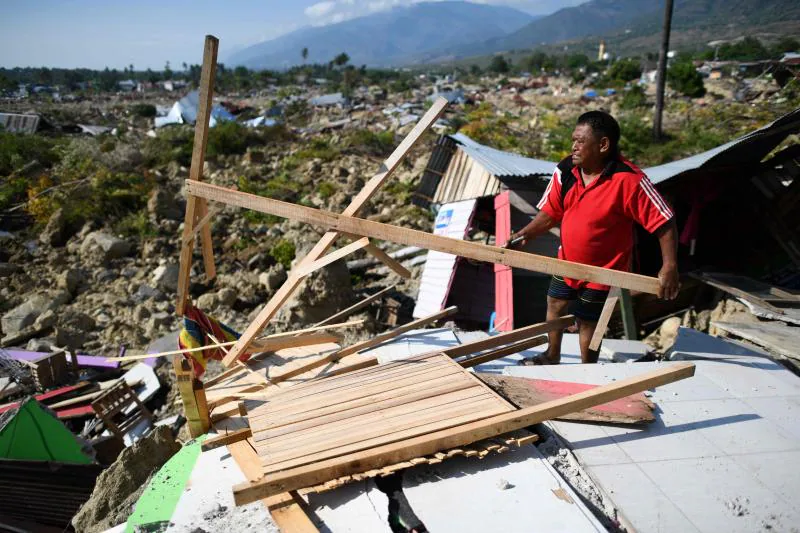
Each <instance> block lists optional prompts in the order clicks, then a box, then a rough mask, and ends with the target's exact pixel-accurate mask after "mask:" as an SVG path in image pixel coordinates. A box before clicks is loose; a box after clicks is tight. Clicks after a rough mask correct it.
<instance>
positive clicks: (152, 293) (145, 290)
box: [133, 285, 163, 302]
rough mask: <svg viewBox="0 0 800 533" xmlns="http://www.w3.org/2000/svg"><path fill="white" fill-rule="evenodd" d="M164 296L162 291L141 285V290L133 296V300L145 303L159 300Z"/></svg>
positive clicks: (137, 290)
mask: <svg viewBox="0 0 800 533" xmlns="http://www.w3.org/2000/svg"><path fill="white" fill-rule="evenodd" d="M162 296H163V293H162V292H161V291H160V290H158V289H154V288H153V287H151V286H150V285H139V288H138V289H136V293H134V295H133V299H134V301H136V302H143V301H145V300H147V299H149V298H152V299H154V300H159V299H161V297H162Z"/></svg>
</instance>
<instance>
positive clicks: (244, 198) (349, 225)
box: [186, 180, 659, 294]
mask: <svg viewBox="0 0 800 533" xmlns="http://www.w3.org/2000/svg"><path fill="white" fill-rule="evenodd" d="M186 189H187V192H188V193H189V194H194V195H197V196H199V197H202V198H207V199H209V200H214V201H216V202H223V203H226V204H229V205H236V206H239V207H244V208H247V209H253V210H255V211H260V212H263V213H268V214H271V215H275V216H279V217H283V218H289V219H292V220H299V221H301V222H306V223H308V224H314V225H319V226H323V227H326V228H331V229H335V230H336V231H339V232H342V233H349V234H353V235H363V236H364V237H370V238H374V239H380V240H387V241H392V242H397V243H401V244H406V245H408V246H420V247H422V248H427V249H429V250H437V251H440V252H445V253H449V254H453V255H458V256H461V257H466V258H469V259H476V260H478V261H486V262H488V263H495V264H500V265H506V266H511V267H516V268H524V269H526V270H532V271H535V272H542V273H545V274H552V275H559V276H565V277H569V278H573V279H583V280H588V281H592V282H595V283H602V284H604V285H610V286H612V287H624V288H629V289H634V290H637V291H641V292H647V293H650V294H657V293H658V287H659V284H658V279H656V278H653V277H649V276H643V275H641V274H633V273H630V272H622V271H619V270H610V269H607V268H602V267H597V266H592V265H584V264H581V263H573V262H571V261H564V260H562V259H555V258H552V257H545V256H540V255H536V254H532V253H527V252H521V251H518V250H510V249H507V248H500V247H497V246H489V245H486V244H481V243H477V242H469V241H462V240H458V239H452V238H449V237H443V236H441V235H433V234H431V233H426V232H424V231H419V230H413V229H408V228H401V227H398V226H392V225H390V224H383V223H380V222H375V221H372V220H364V219H361V218H354V217H351V216H345V215H337V214H336V213H331V212H328V211H321V210H319V209H314V208H311V207H305V206H301V205H296V204H291V203H288V202H282V201H280V200H274V199H272V198H264V197H261V196H256V195H254V194H248V193H243V192H240V191H234V190H231V189H226V188H225V187H219V186H217V185H210V184H207V183H199V182H192V181H189V180H187V182H186Z"/></svg>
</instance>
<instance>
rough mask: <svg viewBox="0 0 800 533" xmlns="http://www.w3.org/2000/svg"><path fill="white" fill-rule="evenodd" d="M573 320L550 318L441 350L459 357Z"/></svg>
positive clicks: (559, 327) (526, 336)
mask: <svg viewBox="0 0 800 533" xmlns="http://www.w3.org/2000/svg"><path fill="white" fill-rule="evenodd" d="M574 321H575V317H574V316H572V315H567V316H563V317H561V318H557V319H555V320H550V321H548V322H541V323H539V324H532V325H530V326H525V327H523V328H519V329H515V330H512V331H508V332H506V333H500V334H499V335H494V336H492V337H488V338H486V339H481V340H478V341H473V342H468V343H466V344H460V345H458V346H454V347H452V348H448V349H446V350H442V353H445V354H447V355H449V356H450V357H452V358H456V357H461V356H464V355H469V354H471V353H475V352H481V351H483V350H488V349H491V348H497V347H499V346H504V345H506V344H510V343H512V342H517V341H520V340H523V339H529V338H531V337H536V336H539V335H541V334H543V333H548V332H550V331H555V330H560V329H565V328H568V327H569V326H570V325H572V323H573V322H574Z"/></svg>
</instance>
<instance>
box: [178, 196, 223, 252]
mask: <svg viewBox="0 0 800 533" xmlns="http://www.w3.org/2000/svg"><path fill="white" fill-rule="evenodd" d="M222 209H223V207H222V206H220V207H215V208H214V209H211V210H210V211H209V212H208V213H206V214H205V215H203V218H201V219H200V220H198V221H197V223H195V224H194V227H193V228H192V233H191V235H189V236H188V237H186V238H185V239H183V242H182V245H183V246H191V245H192V241H194V238H195V237H197V234H198V233H200V231H201V230H202V229H203V228H204V227H205V226H206V224H208V223H209V222H211V219H212V218H214V217H215V216H217V215H218V214H219V213H220V211H222Z"/></svg>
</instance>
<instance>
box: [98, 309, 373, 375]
mask: <svg viewBox="0 0 800 533" xmlns="http://www.w3.org/2000/svg"><path fill="white" fill-rule="evenodd" d="M363 323H364V320H363V319H361V320H351V321H350V322H342V323H340V324H329V325H323V326H313V327H310V328H305V329H298V330H297V331H287V332H284V333H273V334H272V335H267V336H266V337H259V338H258V339H256V340H255V341H253V349H254V351H257V352H268V351H275V350H279V349H283V348H294V347H296V346H313V345H314V344H323V343H325V342H338V341H340V340H341V337H339V336H338V335H333V334H331V335H330V336H328V337H324V336H320V337H308V336H307V337H303V338H308V340H309V343H308V344H296V345H294V346H289V345H288V344H287V345H285V346H283V348H275V346H276V345H277V346H280V344H281V343H279V342H273V343H270V342H269V341H277V340H279V339H283V338H285V337H297V336H300V335H302V334H305V333H312V332H315V331H325V330H328V329H337V328H346V327H350V326H357V325H359V324H363ZM209 337H211V335H209ZM320 338H322V339H326V338H327V339H329V340H323V341H318V339H320ZM312 341H313V342H312ZM287 342H288V341H287ZM234 344H236V341H229V342H219V343H214V344H206V345H205V346H199V347H197V348H186V349H184V350H170V351H168V352H158V353H143V354H135V355H124V356H122V357H107V358H106V361H138V360H140V359H150V358H151V357H164V356H167V355H175V354H182V353H191V352H201V351H203V350H206V349H209V348H220V349H221V348H224V347H227V346H233V345H234ZM289 344H291V343H289ZM234 373H235V372H234ZM222 375H225V376H228V375H229V374H228V373H227V372H223V374H222ZM221 379H224V378H220V376H216V377H215V378H214V380H212V381H211V382H207V383H206V385H213V384H214V383H217V382H218V381H220V380H221Z"/></svg>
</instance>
